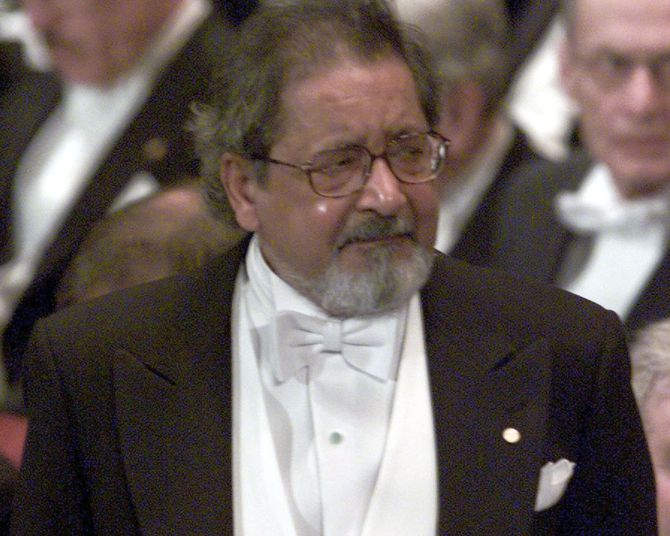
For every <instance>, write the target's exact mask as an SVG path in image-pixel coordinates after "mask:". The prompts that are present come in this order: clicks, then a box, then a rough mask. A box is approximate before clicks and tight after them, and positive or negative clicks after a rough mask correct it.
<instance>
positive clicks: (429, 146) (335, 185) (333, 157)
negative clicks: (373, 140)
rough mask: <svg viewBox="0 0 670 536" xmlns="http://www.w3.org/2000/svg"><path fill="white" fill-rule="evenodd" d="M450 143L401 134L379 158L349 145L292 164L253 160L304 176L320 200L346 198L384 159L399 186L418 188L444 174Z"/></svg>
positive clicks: (428, 134) (434, 137)
mask: <svg viewBox="0 0 670 536" xmlns="http://www.w3.org/2000/svg"><path fill="white" fill-rule="evenodd" d="M448 146H449V140H447V139H446V138H445V137H444V136H442V135H441V134H438V133H437V132H432V131H431V132H417V133H411V134H403V135H401V136H398V137H397V138H394V139H393V140H391V141H390V142H389V143H388V144H387V145H386V149H385V150H384V152H383V153H381V154H372V153H371V152H370V151H369V150H368V149H367V148H366V147H363V146H361V145H352V146H349V147H343V148H342V149H332V150H328V151H321V152H319V153H317V154H315V155H314V157H313V158H312V160H311V161H309V162H305V163H303V164H291V163H289V162H282V161H281V160H275V159H274V158H269V157H254V160H258V161H261V162H268V163H270V164H279V165H281V166H288V167H292V168H294V169H299V170H300V171H302V172H303V173H305V174H306V175H307V177H308V179H309V184H310V186H311V187H312V190H314V193H316V194H318V195H321V196H323V197H345V196H348V195H351V194H353V193H356V192H358V191H359V190H362V189H363V187H364V186H365V183H366V182H367V181H368V178H369V177H370V173H371V171H372V165H373V163H374V161H375V160H376V159H377V158H383V159H384V161H385V162H386V163H387V164H388V166H389V168H390V169H391V171H392V172H393V174H394V175H395V176H396V178H397V179H398V180H399V181H400V182H404V183H408V184H420V183H422V182H428V181H431V180H433V179H435V178H436V177H437V176H438V175H439V174H440V173H441V171H442V170H443V168H444V163H445V161H446V157H447V147H448Z"/></svg>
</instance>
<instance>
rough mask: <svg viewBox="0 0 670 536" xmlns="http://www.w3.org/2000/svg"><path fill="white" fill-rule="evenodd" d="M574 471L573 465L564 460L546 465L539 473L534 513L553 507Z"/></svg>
mask: <svg viewBox="0 0 670 536" xmlns="http://www.w3.org/2000/svg"><path fill="white" fill-rule="evenodd" d="M574 470H575V463H574V462H571V461H570V460H566V459H565V458H561V459H560V460H558V461H557V462H549V463H547V464H546V465H545V466H544V467H543V468H542V470H541V471H540V482H539V484H538V486H537V496H536V497H535V511H536V512H541V511H542V510H546V509H547V508H551V507H552V506H554V505H555V504H556V503H557V502H558V501H559V500H560V499H561V497H562V496H563V493H564V492H565V488H567V487H568V482H570V478H571V477H572V473H573V472H574Z"/></svg>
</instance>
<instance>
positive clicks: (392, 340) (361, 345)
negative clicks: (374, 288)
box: [267, 311, 398, 382]
mask: <svg viewBox="0 0 670 536" xmlns="http://www.w3.org/2000/svg"><path fill="white" fill-rule="evenodd" d="M389 322H391V323H389ZM396 324H397V318H396V317H395V316H392V317H390V318H389V317H385V318H382V319H379V318H377V319H374V320H373V319H346V320H337V319H322V318H315V317H311V316H308V315H304V314H301V313H298V312H294V311H281V312H279V313H278V314H277V316H276V317H275V319H274V321H273V322H272V323H271V324H270V325H269V326H268V327H267V329H269V331H270V336H269V338H268V339H269V341H270V343H271V344H272V345H274V348H275V351H270V352H268V355H270V356H273V355H274V356H276V359H275V360H272V359H271V360H272V361H274V363H272V365H273V370H274V373H275V376H276V378H277V379H278V380H279V381H280V382H283V381H286V380H287V379H288V378H290V377H291V376H293V375H295V373H296V372H297V371H298V370H300V369H302V368H305V367H309V366H310V365H313V364H314V363H315V359H316V358H317V356H319V355H321V354H341V355H342V358H343V359H344V360H345V362H346V363H347V364H348V365H349V366H351V367H353V368H355V369H357V370H359V371H363V372H366V373H368V374H371V375H373V376H375V377H378V378H380V379H390V378H393V377H394V375H395V370H396V369H397V360H398V355H397V354H398V349H397V346H398V344H397V343H396V340H397V337H396V336H395V328H396ZM389 329H392V330H393V331H389Z"/></svg>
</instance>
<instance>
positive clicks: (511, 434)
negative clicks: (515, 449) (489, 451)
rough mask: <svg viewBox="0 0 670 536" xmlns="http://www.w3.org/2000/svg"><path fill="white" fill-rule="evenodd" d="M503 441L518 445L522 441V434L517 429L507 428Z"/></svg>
mask: <svg viewBox="0 0 670 536" xmlns="http://www.w3.org/2000/svg"><path fill="white" fill-rule="evenodd" d="M502 436H503V439H504V440H505V441H507V442H508V443H512V444H514V443H518V442H519V441H521V432H519V430H517V429H516V428H505V429H504V430H503V433H502Z"/></svg>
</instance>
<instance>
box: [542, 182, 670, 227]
mask: <svg viewBox="0 0 670 536" xmlns="http://www.w3.org/2000/svg"><path fill="white" fill-rule="evenodd" d="M555 209H556V214H557V216H558V219H559V220H560V221H561V223H562V224H563V225H565V227H567V228H568V229H570V230H571V231H573V232H576V233H593V232H598V231H604V230H607V229H621V230H624V229H631V230H634V229H636V228H640V227H644V226H646V225H648V224H650V223H654V222H664V223H666V224H668V223H670V207H669V203H668V200H667V199H666V198H658V197H656V198H653V199H640V200H633V201H619V202H613V201H609V202H603V201H601V200H595V199H591V200H586V199H582V197H581V196H580V195H579V194H578V193H573V192H561V193H559V194H558V196H557V197H556V199H555Z"/></svg>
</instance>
